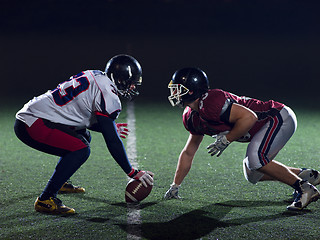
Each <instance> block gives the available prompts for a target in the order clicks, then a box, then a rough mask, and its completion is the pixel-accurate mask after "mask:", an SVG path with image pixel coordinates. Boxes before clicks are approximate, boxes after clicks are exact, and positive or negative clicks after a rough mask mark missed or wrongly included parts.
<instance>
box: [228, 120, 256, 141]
mask: <svg viewBox="0 0 320 240" xmlns="http://www.w3.org/2000/svg"><path fill="white" fill-rule="evenodd" d="M256 121H257V118H256V116H255V115H249V116H246V117H245V118H241V119H239V120H238V121H236V123H235V125H234V127H233V128H232V130H231V131H230V132H229V133H228V134H227V135H226V138H227V140H228V141H229V142H233V141H236V140H238V139H239V138H241V137H242V136H245V135H246V134H247V133H248V132H249V130H250V129H251V128H252V127H253V125H254V124H255V123H256Z"/></svg>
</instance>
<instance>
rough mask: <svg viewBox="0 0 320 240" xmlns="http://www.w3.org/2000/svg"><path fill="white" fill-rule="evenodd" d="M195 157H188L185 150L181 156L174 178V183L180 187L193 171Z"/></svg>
mask: <svg viewBox="0 0 320 240" xmlns="http://www.w3.org/2000/svg"><path fill="white" fill-rule="evenodd" d="M192 160H193V156H190V155H188V154H187V153H186V152H185V151H184V150H183V151H182V152H181V154H180V156H179V161H178V165H177V169H176V173H175V176H174V183H175V184H177V185H180V184H181V183H182V181H183V179H184V178H185V177H186V176H187V174H188V173H189V171H190V169H191V165H192Z"/></svg>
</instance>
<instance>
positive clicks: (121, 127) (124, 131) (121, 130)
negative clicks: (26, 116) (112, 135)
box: [116, 123, 129, 138]
mask: <svg viewBox="0 0 320 240" xmlns="http://www.w3.org/2000/svg"><path fill="white" fill-rule="evenodd" d="M127 126H128V123H116V127H117V132H118V134H119V136H120V137H122V138H126V137H127V136H128V132H129V129H128V128H126V127H127Z"/></svg>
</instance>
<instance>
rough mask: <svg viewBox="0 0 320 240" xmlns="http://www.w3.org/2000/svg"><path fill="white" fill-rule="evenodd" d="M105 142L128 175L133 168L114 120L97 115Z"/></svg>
mask: <svg viewBox="0 0 320 240" xmlns="http://www.w3.org/2000/svg"><path fill="white" fill-rule="evenodd" d="M96 116H97V121H98V125H99V130H100V131H101V133H102V135H103V137H104V140H105V142H106V144H107V147H108V150H109V152H110V154H111V155H112V157H113V158H114V160H115V161H116V162H117V163H118V164H119V165H120V167H121V168H122V169H123V171H124V172H125V173H126V174H129V173H130V172H131V170H132V166H131V164H130V162H129V160H128V157H127V154H126V151H125V148H124V146H123V143H122V141H121V139H120V137H119V135H118V133H117V130H116V126H115V122H114V120H113V119H112V118H109V117H107V116H103V115H96Z"/></svg>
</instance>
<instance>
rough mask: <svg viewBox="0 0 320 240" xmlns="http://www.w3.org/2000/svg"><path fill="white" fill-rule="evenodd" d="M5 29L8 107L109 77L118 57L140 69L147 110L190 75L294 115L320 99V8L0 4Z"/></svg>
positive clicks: (223, 3) (63, 0)
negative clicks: (176, 76) (90, 76)
mask: <svg viewBox="0 0 320 240" xmlns="http://www.w3.org/2000/svg"><path fill="white" fill-rule="evenodd" d="M0 29H1V32H0V43H1V46H0V51H1V54H0V68H1V82H2V93H1V98H2V99H6V101H5V102H3V101H1V104H7V103H9V102H10V101H12V100H15V101H17V102H20V101H21V105H22V104H23V103H24V102H26V101H27V100H29V99H30V98H32V97H33V96H35V95H39V94H41V93H43V92H45V91H47V90H48V89H53V88H55V87H56V85H57V84H58V83H59V82H62V81H65V80H67V79H68V78H69V76H71V75H74V74H76V73H78V72H80V71H82V70H87V69H101V70H104V67H105V64H106V62H107V60H108V59H109V58H111V57H112V56H113V55H116V54H118V53H127V54H131V55H133V56H134V57H136V58H137V59H138V60H139V62H140V63H141V65H142V68H143V80H144V83H143V87H142V88H141V90H140V92H141V97H140V98H142V99H146V100H148V101H152V100H162V101H167V95H168V93H169V91H168V89H167V84H168V82H169V80H170V78H171V76H172V74H173V73H174V71H175V70H176V69H179V68H182V67H185V66H197V67H200V68H202V69H203V70H204V71H205V72H207V74H208V77H209V80H210V85H211V87H213V88H222V89H224V90H228V91H231V92H234V93H236V94H238V95H247V96H251V97H256V98H261V99H264V100H266V99H269V98H272V99H276V100H279V101H282V102H285V103H288V105H289V106H290V103H291V102H292V103H296V102H298V100H299V99H302V100H303V102H304V103H308V104H311V105H314V106H316V105H317V104H315V103H317V101H319V99H320V97H319V96H318V89H319V75H320V70H319V55H320V46H319V43H320V42H319V40H320V3H319V1H294V0H292V1H289V0H283V1H275V0H269V1H262V0H261V1H237V0H211V1H201V0H199V1H196V0H194V1H179V0H162V1H160V0H159V1H152V0H149V1H147V0H141V1H135V0H131V1H130V0H127V1H124V0H123V1H122V0H118V1H116V0H113V1H112V0H109V1H107V0H100V1H84V0H48V1H44V0H41V1H40V0H38V1H26V0H20V1H16V0H0ZM168 104H169V102H168Z"/></svg>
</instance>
